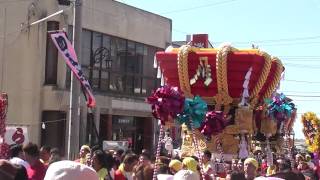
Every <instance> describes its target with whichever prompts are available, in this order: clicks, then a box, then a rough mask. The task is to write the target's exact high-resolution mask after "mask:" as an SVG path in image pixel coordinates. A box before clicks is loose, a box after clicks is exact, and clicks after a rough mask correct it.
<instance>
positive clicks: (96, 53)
mask: <svg viewBox="0 0 320 180" xmlns="http://www.w3.org/2000/svg"><path fill="white" fill-rule="evenodd" d="M158 50H160V49H159V48H156V47H152V46H148V45H144V44H141V43H138V42H134V41H130V40H126V39H122V38H118V37H114V36H109V35H106V34H102V33H99V32H93V31H90V30H83V31H82V51H81V52H82V54H81V58H82V60H81V63H82V69H83V71H84V73H85V74H86V77H87V78H88V79H89V81H90V83H91V85H92V88H93V89H94V90H95V91H101V92H106V93H112V94H125V95H129V96H146V95H149V94H150V93H151V91H152V89H154V88H155V87H157V86H158V85H159V83H158V80H157V79H156V70H155V69H153V57H154V54H155V53H156V51H158Z"/></svg>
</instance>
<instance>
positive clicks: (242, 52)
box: [155, 40, 284, 107]
mask: <svg viewBox="0 0 320 180" xmlns="http://www.w3.org/2000/svg"><path fill="white" fill-rule="evenodd" d="M205 41H207V40H205ZM194 44H199V43H196V42H194ZM200 44H201V43H200ZM155 66H156V67H157V68H158V77H162V78H163V79H162V81H163V82H164V83H165V84H168V85H171V86H177V87H179V88H180V89H181V91H182V92H183V93H184V94H185V96H186V97H193V96H195V95H199V96H201V97H202V98H203V99H204V100H205V101H206V102H207V103H208V104H209V105H229V104H231V103H235V104H238V103H239V102H240V101H241V98H242V97H243V95H247V96H248V97H246V98H247V99H248V103H250V105H251V106H252V107H254V106H257V105H258V104H259V103H261V102H263V100H264V99H265V98H269V97H270V96H271V95H272V93H273V92H274V91H275V89H276V88H277V86H278V85H279V82H280V79H281V74H282V72H283V71H284V67H283V65H282V63H281V61H280V60H279V59H278V58H276V57H273V56H271V55H269V54H268V53H266V52H264V51H262V50H260V49H236V48H234V47H232V46H231V45H229V44H223V45H221V47H220V48H198V47H194V46H191V45H183V46H181V47H179V48H167V50H166V51H162V52H157V53H156V59H155ZM246 90H247V91H246ZM245 91H246V92H245ZM244 92H245V93H244Z"/></svg>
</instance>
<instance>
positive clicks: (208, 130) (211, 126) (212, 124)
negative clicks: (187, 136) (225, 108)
mask: <svg viewBox="0 0 320 180" xmlns="http://www.w3.org/2000/svg"><path fill="white" fill-rule="evenodd" d="M226 125H227V122H226V119H225V117H224V115H223V113H222V112H221V111H209V112H207V114H206V119H205V121H204V123H203V124H202V126H201V127H200V128H199V130H200V132H201V133H202V134H203V135H204V136H205V137H206V138H207V139H208V140H210V139H211V136H212V135H217V134H219V133H221V132H222V131H223V129H224V128H225V127H226Z"/></svg>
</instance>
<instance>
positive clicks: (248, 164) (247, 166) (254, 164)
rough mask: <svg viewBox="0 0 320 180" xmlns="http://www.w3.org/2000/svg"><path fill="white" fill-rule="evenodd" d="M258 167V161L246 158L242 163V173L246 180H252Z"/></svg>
mask: <svg viewBox="0 0 320 180" xmlns="http://www.w3.org/2000/svg"><path fill="white" fill-rule="evenodd" d="M258 166H259V165H258V161H257V160H255V159H254V158H247V159H246V160H245V161H244V172H245V175H246V178H247V179H254V177H255V176H256V172H257V169H258Z"/></svg>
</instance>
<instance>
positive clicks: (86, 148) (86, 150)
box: [75, 145, 91, 164]
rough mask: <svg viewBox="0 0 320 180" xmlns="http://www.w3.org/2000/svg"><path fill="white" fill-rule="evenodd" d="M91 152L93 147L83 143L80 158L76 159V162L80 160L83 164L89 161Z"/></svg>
mask: <svg viewBox="0 0 320 180" xmlns="http://www.w3.org/2000/svg"><path fill="white" fill-rule="evenodd" d="M90 152H91V149H90V147H89V146H88V145H82V146H81V148H80V152H79V159H76V160H75V162H79V163H81V164H86V163H87V158H86V157H87V154H88V153H90Z"/></svg>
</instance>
